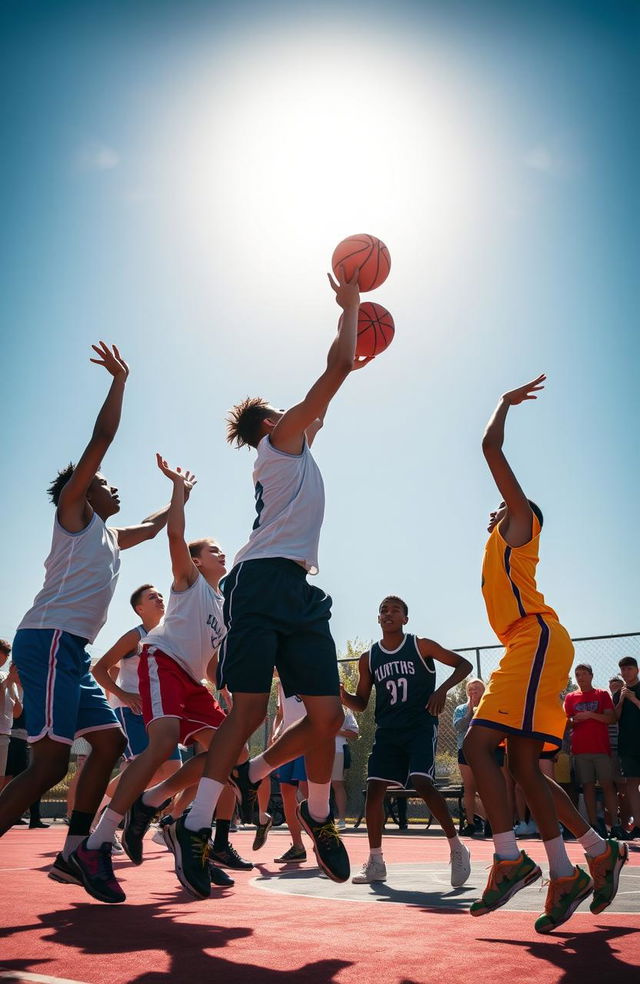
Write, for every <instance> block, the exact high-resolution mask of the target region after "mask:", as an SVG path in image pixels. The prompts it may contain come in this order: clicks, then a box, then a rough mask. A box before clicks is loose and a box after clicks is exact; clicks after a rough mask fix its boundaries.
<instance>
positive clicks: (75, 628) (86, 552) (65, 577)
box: [18, 513, 120, 642]
mask: <svg viewBox="0 0 640 984" xmlns="http://www.w3.org/2000/svg"><path fill="white" fill-rule="evenodd" d="M44 567H45V578H44V586H43V588H42V590H41V591H40V593H39V594H38V595H36V598H35V600H34V602H33V605H32V607H31V608H30V609H29V611H28V612H27V614H26V615H25V616H24V618H23V619H22V621H21V623H20V625H19V626H18V628H19V629H62V631H63V632H70V633H71V634H72V635H77V636H80V637H81V638H82V639H87V640H88V641H89V642H93V641H94V639H95V637H96V636H97V634H98V632H99V631H100V629H101V628H102V626H103V625H104V623H105V622H106V620H107V610H108V608H109V603H110V601H111V599H112V597H113V592H114V591H115V589H116V583H117V581H118V573H119V571H120V551H119V549H118V534H117V533H116V531H115V530H112V529H110V528H109V527H108V526H105V524H104V522H103V521H102V520H101V519H100V517H99V516H98V514H97V513H94V514H93V516H92V517H91V522H90V523H89V525H88V526H86V527H85V528H84V529H83V530H82V531H81V532H80V533H69V532H68V531H67V530H65V529H64V528H63V527H62V526H61V525H60V522H59V520H58V517H57V515H56V518H55V520H54V522H53V538H52V540H51V551H50V553H49V556H48V557H47V559H46V560H45V562H44Z"/></svg>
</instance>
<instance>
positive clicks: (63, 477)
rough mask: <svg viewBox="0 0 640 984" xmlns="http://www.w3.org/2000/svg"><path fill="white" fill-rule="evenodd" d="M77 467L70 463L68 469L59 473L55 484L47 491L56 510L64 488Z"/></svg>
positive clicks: (54, 481)
mask: <svg viewBox="0 0 640 984" xmlns="http://www.w3.org/2000/svg"><path fill="white" fill-rule="evenodd" d="M75 467H76V466H75V465H73V464H72V463H71V462H69V464H68V465H67V467H66V468H63V469H62V470H61V471H59V472H58V474H57V476H56V477H55V478H54V480H53V482H52V483H51V485H50V486H49V488H48V489H47V495H48V496H49V498H50V499H51V501H52V502H53V504H54V506H55V507H56V509H57V507H58V502H59V501H60V493H61V492H62V490H63V488H64V487H65V485H66V484H67V482H68V481H69V479H70V478H71V476H72V475H73V473H74V471H75Z"/></svg>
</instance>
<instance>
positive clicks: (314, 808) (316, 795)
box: [307, 780, 331, 823]
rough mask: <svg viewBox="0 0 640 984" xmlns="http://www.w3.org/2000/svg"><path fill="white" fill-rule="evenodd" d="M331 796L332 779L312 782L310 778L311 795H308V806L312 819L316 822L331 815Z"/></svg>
mask: <svg viewBox="0 0 640 984" xmlns="http://www.w3.org/2000/svg"><path fill="white" fill-rule="evenodd" d="M330 796H331V781H329V782H311V780H309V795H308V796H307V806H308V808H309V813H310V815H311V819H312V820H315V821H316V823H317V822H318V821H320V820H326V819H327V817H328V816H329V812H330V810H329V797H330Z"/></svg>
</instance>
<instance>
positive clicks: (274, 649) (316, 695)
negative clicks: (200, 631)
mask: <svg viewBox="0 0 640 984" xmlns="http://www.w3.org/2000/svg"><path fill="white" fill-rule="evenodd" d="M357 278H358V271H357V270H356V271H355V274H354V277H353V279H352V280H351V282H347V281H346V279H345V278H344V271H342V272H341V276H340V278H339V283H336V282H335V281H334V280H333V278H331V277H329V280H330V282H331V286H332V288H333V290H334V292H335V295H336V301H337V303H338V305H339V306H340V307H341V308H342V309H343V315H342V318H341V319H340V321H339V324H338V333H337V335H336V338H335V339H334V342H333V344H332V345H331V348H330V350H329V353H328V356H327V365H326V369H325V370H324V372H323V373H322V375H321V376H320V377H319V379H318V380H317V381H316V382H315V383H314V384H313V386H312V387H311V389H310V390H309V392H308V393H307V395H306V396H305V397H304V399H303V400H302V401H301V402H300V403H298V404H296V405H295V406H293V407H291V408H290V409H289V410H287V411H283V410H278V409H276V408H275V407H273V406H271V405H270V404H269V403H267V401H266V400H263V399H260V398H250V399H247V400H245V401H243V402H242V403H241V404H238V405H237V406H236V407H234V408H233V410H232V411H231V415H230V417H229V420H228V434H227V439H228V441H229V442H230V443H233V442H235V443H236V445H237V446H238V447H242V446H245V445H246V446H249V447H253V448H255V449H256V450H257V458H256V463H255V468H254V472H253V480H254V490H255V503H256V518H255V521H254V523H253V529H252V532H251V534H250V537H249V540H248V542H247V544H246V545H245V546H244V547H243V548H242V549H241V550H240V551H239V552H238V553H237V554H236V557H235V560H234V566H233V568H232V570H231V572H230V573H229V575H228V576H227V577H226V578H225V582H224V587H223V591H224V596H225V607H224V617H225V622H226V624H227V626H228V629H229V633H228V636H227V639H226V641H225V642H224V643H223V645H222V647H221V650H220V665H219V670H218V683H219V684H224V685H225V686H226V687H227V688H228V689H229V690H230V691H231V692H232V694H233V708H232V709H231V711H230V713H229V716H228V717H227V718H226V720H225V722H224V724H223V725H222V727H221V728H220V730H219V732H218V734H217V735H216V737H215V738H214V740H213V742H212V744H211V745H210V747H209V754H208V758H207V764H206V767H205V771H204V775H203V778H202V779H201V780H200V784H199V786H198V792H197V794H196V798H195V800H194V802H193V806H192V808H191V811H190V813H189V815H188V817H187V821H186V824H187V830H188V831H189V834H190V835H193V836H192V838H191V841H190V843H191V844H192V851H193V854H194V866H193V869H194V872H195V877H196V878H197V873H198V871H199V866H198V860H197V859H198V857H199V855H200V853H201V851H202V850H203V849H204V844H205V840H204V838H205V837H206V831H207V829H208V827H209V824H210V822H211V816H212V814H213V811H214V809H215V805H216V802H217V800H218V797H219V796H220V794H221V792H222V790H223V789H224V786H225V784H226V782H227V777H228V775H229V773H230V771H231V770H232V769H234V764H235V763H236V762H237V760H238V756H239V752H240V750H241V749H242V747H243V746H244V744H245V742H246V741H247V739H248V738H249V736H250V735H251V734H252V733H253V732H254V731H255V729H256V728H257V727H259V726H260V724H261V723H262V721H264V718H265V715H266V713H267V704H268V700H269V692H270V688H271V681H272V676H273V670H274V667H276V668H277V669H278V673H279V675H280V679H281V680H282V684H283V687H284V691H285V694H286V695H287V696H290V695H291V694H299V695H300V697H301V698H302V700H303V702H304V705H305V707H306V711H307V713H306V715H305V717H303V718H302V719H301V720H300V721H298V722H297V723H296V724H294V725H293V726H292V727H291V728H288V729H287V730H286V731H284V732H283V734H282V735H281V736H280V737H279V738H278V739H277V741H275V742H274V743H273V745H271V746H270V747H269V748H268V749H267V750H266V751H265V752H264V753H263V754H262V755H259V756H258V757H257V759H255V760H253V761H252V762H251V763H250V765H248V766H245V767H241V768H236V769H234V771H233V773H232V777H233V779H234V781H235V782H236V783H237V785H238V788H239V791H240V794H241V796H242V804H241V809H242V814H243V819H244V820H246V821H248V822H251V820H252V816H253V810H254V807H255V801H256V792H257V787H258V785H259V783H260V782H261V781H262V779H264V778H265V777H266V776H268V775H269V774H270V773H271V772H272V771H273V770H274V769H276V768H278V766H280V765H282V764H283V763H284V762H290V761H292V760H293V759H295V758H297V757H298V756H299V755H304V756H305V763H306V769H307V775H308V781H309V794H308V799H307V800H305V801H303V802H302V803H301V804H300V805H299V807H298V812H299V817H300V822H301V823H302V826H303V827H304V829H305V830H306V831H307V833H308V834H309V836H310V837H311V838H312V840H313V843H314V851H315V853H316V858H317V860H318V863H319V864H320V866H321V867H322V869H323V871H324V872H325V873H326V874H327V875H328V876H329V877H330V878H332V879H333V880H334V881H346V880H347V879H348V877H349V874H350V870H349V858H348V855H347V852H346V850H345V848H344V845H343V843H342V841H341V840H340V836H339V834H338V832H337V830H336V827H335V823H334V821H333V817H332V815H331V811H330V807H329V796H330V792H331V770H332V767H333V759H334V738H335V735H336V733H337V732H338V731H339V729H340V726H341V724H342V722H343V720H344V715H343V712H342V707H341V704H340V681H339V677H338V666H337V658H336V648H335V643H334V641H333V639H332V637H331V632H330V630H329V619H330V617H331V603H332V602H331V598H330V597H329V596H328V595H327V594H326V592H324V591H322V590H321V589H320V588H317V587H315V586H312V585H310V584H309V583H308V581H307V574H316V573H317V571H318V542H319V538H320V530H321V527H322V519H323V515H324V487H323V483H322V476H321V474H320V470H319V468H318V466H317V464H316V462H315V461H314V458H313V456H312V454H311V451H310V446H311V444H312V442H313V439H314V437H315V436H316V434H317V432H318V430H319V429H320V428H321V426H322V423H323V420H324V416H325V414H326V412H327V409H328V406H329V403H330V402H331V400H332V399H333V397H334V396H335V394H336V393H337V391H338V390H339V388H340V387H341V386H342V384H343V383H344V381H345V380H346V379H347V377H348V376H349V374H350V373H351V371H352V370H353V369H355V368H358V367H359V365H360V364H363V363H358V362H357V361H356V356H355V346H356V327H357V320H358V308H359V301H360V297H359V290H358V281H357ZM364 361H365V362H366V361H367V360H364ZM198 836H200V840H199V841H198V839H197V838H198ZM186 849H188V844H187V843H186V842H185V850H186Z"/></svg>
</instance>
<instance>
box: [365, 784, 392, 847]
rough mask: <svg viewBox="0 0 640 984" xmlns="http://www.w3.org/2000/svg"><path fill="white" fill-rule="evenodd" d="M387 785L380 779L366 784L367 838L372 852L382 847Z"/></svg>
mask: <svg viewBox="0 0 640 984" xmlns="http://www.w3.org/2000/svg"><path fill="white" fill-rule="evenodd" d="M387 786H388V783H386V782H382V781H381V780H380V779H369V781H368V783H367V802H366V806H365V816H366V818H367V837H368V838H369V847H370V848H371V849H372V850H375V849H377V848H380V847H382V828H383V827H384V796H385V793H386V791H387Z"/></svg>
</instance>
